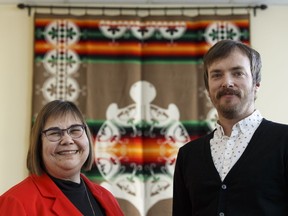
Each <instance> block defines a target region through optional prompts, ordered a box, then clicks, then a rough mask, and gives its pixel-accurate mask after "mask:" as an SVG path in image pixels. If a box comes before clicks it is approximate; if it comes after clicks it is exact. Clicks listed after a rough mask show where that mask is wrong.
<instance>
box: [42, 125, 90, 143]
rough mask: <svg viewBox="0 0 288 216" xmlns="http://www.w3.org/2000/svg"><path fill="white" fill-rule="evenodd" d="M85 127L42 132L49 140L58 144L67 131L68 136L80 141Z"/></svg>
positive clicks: (56, 128) (79, 126)
mask: <svg viewBox="0 0 288 216" xmlns="http://www.w3.org/2000/svg"><path fill="white" fill-rule="evenodd" d="M85 128H86V126H85V125H71V126H70V127H69V128H66V129H60V128H58V127H55V128H49V129H47V130H44V131H42V133H43V134H44V135H45V136H46V137H47V139H48V140H49V141H51V142H57V141H59V140H61V139H62V137H63V136H64V131H67V134H68V135H69V136H70V137H71V138H72V139H78V138H80V137H81V136H82V135H83V132H84V129H85Z"/></svg>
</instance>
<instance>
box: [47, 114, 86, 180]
mask: <svg viewBox="0 0 288 216" xmlns="http://www.w3.org/2000/svg"><path fill="white" fill-rule="evenodd" d="M73 125H82V122H81V121H80V120H79V119H77V118H75V117H74V116H73V115H72V114H71V113H70V114H69V113H68V114H66V115H63V116H56V117H50V118H48V120H47V122H46V124H45V125H44V129H43V131H46V130H48V129H53V128H54V129H55V128H56V129H57V128H58V129H66V128H69V127H71V126H73ZM80 129H81V127H80ZM47 133H49V134H50V135H52V136H54V135H53V131H52V132H51V130H49V132H47ZM47 133H46V134H47ZM72 133H79V132H77V131H76V132H74V131H71V134H72ZM42 145H43V147H42V157H43V162H44V166H45V168H46V171H47V172H48V174H50V175H51V176H53V177H55V178H59V179H65V180H70V181H74V182H80V171H81V168H82V166H83V164H84V163H85V161H86V160H87V158H88V155H89V139H88V137H87V134H86V132H85V130H84V132H83V134H82V135H81V136H80V137H79V138H74V139H73V138H72V137H71V136H70V135H69V134H68V132H67V130H66V131H63V136H62V137H61V138H60V140H59V141H50V140H49V139H48V138H47V137H46V136H45V135H44V134H42Z"/></svg>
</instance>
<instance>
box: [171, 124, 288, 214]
mask: <svg viewBox="0 0 288 216" xmlns="http://www.w3.org/2000/svg"><path fill="white" fill-rule="evenodd" d="M212 137H213V132H212V133H210V134H209V135H207V136H204V137H201V138H199V139H197V140H195V141H191V142H189V143H187V144H186V145H184V146H183V147H181V148H180V149H179V153H178V157H177V162H176V167H175V173H174V191H173V216H186V215H187V216H188V215H189V216H210V215H211V216H216V215H220V216H221V215H225V216H284V215H285V216H287V215H288V125H283V124H279V123H274V122H271V121H267V120H266V119H263V121H262V123H261V124H260V125H259V127H258V128H257V130H256V131H255V133H254V135H253V137H252V138H251V141H250V142H249V144H248V146H247V148H246V149H245V151H244V152H243V154H242V156H241V157H240V158H239V160H238V161H237V162H236V164H235V165H234V166H233V167H232V169H231V170H230V172H229V173H228V174H227V176H226V178H225V179H224V181H223V182H222V181H221V179H220V176H219V174H218V172H217V170H216V168H215V166H214V163H213V160H212V156H211V151H210V139H211V138H212Z"/></svg>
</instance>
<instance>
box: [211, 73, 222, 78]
mask: <svg viewBox="0 0 288 216" xmlns="http://www.w3.org/2000/svg"><path fill="white" fill-rule="evenodd" d="M220 76H221V74H218V73H214V74H212V75H211V78H218V77H220Z"/></svg>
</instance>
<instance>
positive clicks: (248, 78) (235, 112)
mask: <svg viewBox="0 0 288 216" xmlns="http://www.w3.org/2000/svg"><path fill="white" fill-rule="evenodd" d="M208 85H209V89H208V93H209V97H210V99H211V101H212V103H213V104H214V106H215V108H216V109H217V111H218V115H219V119H221V118H222V117H223V118H226V119H242V118H245V117H246V116H248V115H250V114H251V113H252V112H253V111H254V109H255V106H254V105H255V104H254V101H255V94H256V91H257V89H258V88H259V85H256V84H253V78H252V74H251V68H250V61H249V58H248V57H247V56H246V55H244V54H243V53H242V52H241V51H240V50H239V49H237V48H236V49H235V50H233V51H232V52H231V53H230V54H229V55H228V56H227V57H226V58H222V59H218V60H216V61H215V62H213V63H212V64H211V65H210V66H209V67H208Z"/></svg>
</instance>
